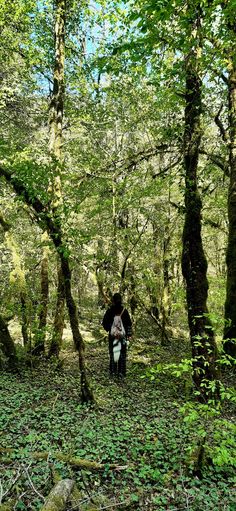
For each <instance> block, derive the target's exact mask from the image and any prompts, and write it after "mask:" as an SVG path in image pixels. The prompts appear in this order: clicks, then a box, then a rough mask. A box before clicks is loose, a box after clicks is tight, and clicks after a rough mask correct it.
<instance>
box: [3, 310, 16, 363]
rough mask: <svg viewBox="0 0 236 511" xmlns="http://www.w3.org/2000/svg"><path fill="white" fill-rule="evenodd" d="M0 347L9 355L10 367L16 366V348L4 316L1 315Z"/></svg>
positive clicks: (6, 355)
mask: <svg viewBox="0 0 236 511" xmlns="http://www.w3.org/2000/svg"><path fill="white" fill-rule="evenodd" d="M0 349H1V351H2V352H3V354H4V355H5V357H7V359H8V365H9V367H10V368H12V369H13V368H15V367H16V365H17V356H16V348H15V344H14V342H13V340H12V338H11V335H10V332H9V330H8V326H7V324H6V323H5V321H4V319H3V318H2V316H0Z"/></svg>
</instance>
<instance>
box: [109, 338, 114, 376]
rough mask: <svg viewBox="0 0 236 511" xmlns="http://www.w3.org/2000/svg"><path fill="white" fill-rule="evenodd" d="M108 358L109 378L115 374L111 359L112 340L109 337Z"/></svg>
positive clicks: (112, 359)
mask: <svg viewBox="0 0 236 511" xmlns="http://www.w3.org/2000/svg"><path fill="white" fill-rule="evenodd" d="M109 356H110V363H109V373H110V376H113V375H114V374H115V367H114V358H113V339H112V338H111V337H109Z"/></svg>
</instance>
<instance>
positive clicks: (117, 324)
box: [110, 309, 125, 339]
mask: <svg viewBox="0 0 236 511" xmlns="http://www.w3.org/2000/svg"><path fill="white" fill-rule="evenodd" d="M123 312H124V309H123V310H122V312H121V314H117V315H116V316H114V319H113V323H112V325H111V332H110V334H111V336H112V337H114V338H115V339H122V338H123V337H125V329H124V325H123V322H122V319H121V316H122V314H123Z"/></svg>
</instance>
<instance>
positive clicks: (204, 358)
mask: <svg viewBox="0 0 236 511" xmlns="http://www.w3.org/2000/svg"><path fill="white" fill-rule="evenodd" d="M195 9H196V6H195ZM195 16H196V10H195ZM191 26H192V34H191V37H192V40H193V46H192V50H191V51H190V54H189V55H188V56H187V59H186V107H185V133H184V165H185V173H186V177H185V187H186V188H185V207H186V214H185V223H184V230H183V252H182V272H183V276H184V278H185V281H186V292H187V307H188V322H189V329H190V338H191V346H192V356H193V381H194V383H195V385H196V387H197V389H198V391H199V392H200V395H201V397H202V398H203V399H205V398H207V396H208V391H207V388H206V387H205V381H206V382H210V381H211V380H215V379H217V378H218V371H217V367H216V357H217V349H216V343H215V339H214V332H213V329H212V325H211V322H210V320H209V316H208V309H207V296H208V281H207V261H206V257H205V254H204V250H203V245H202V237H201V210H202V202H201V199H200V196H199V192H198V188H197V170H198V158H199V146H200V141H201V125H200V116H201V111H202V104H201V85H202V84H201V79H200V76H199V71H198V57H199V52H200V45H199V41H198V40H197V38H199V37H200V36H199V33H200V31H201V12H200V7H199V6H198V16H197V17H195V19H194V21H193V20H192V21H191Z"/></svg>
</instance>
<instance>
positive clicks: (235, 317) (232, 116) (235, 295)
mask: <svg viewBox="0 0 236 511" xmlns="http://www.w3.org/2000/svg"><path fill="white" fill-rule="evenodd" d="M228 104H229V128H230V140H229V168H230V183H229V192H228V219H229V234H228V247H227V255H226V264H227V282H226V302H225V329H224V340H225V342H224V351H225V353H227V354H228V355H230V356H232V357H233V358H236V65H235V63H234V60H233V59H230V65H229V78H228Z"/></svg>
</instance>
